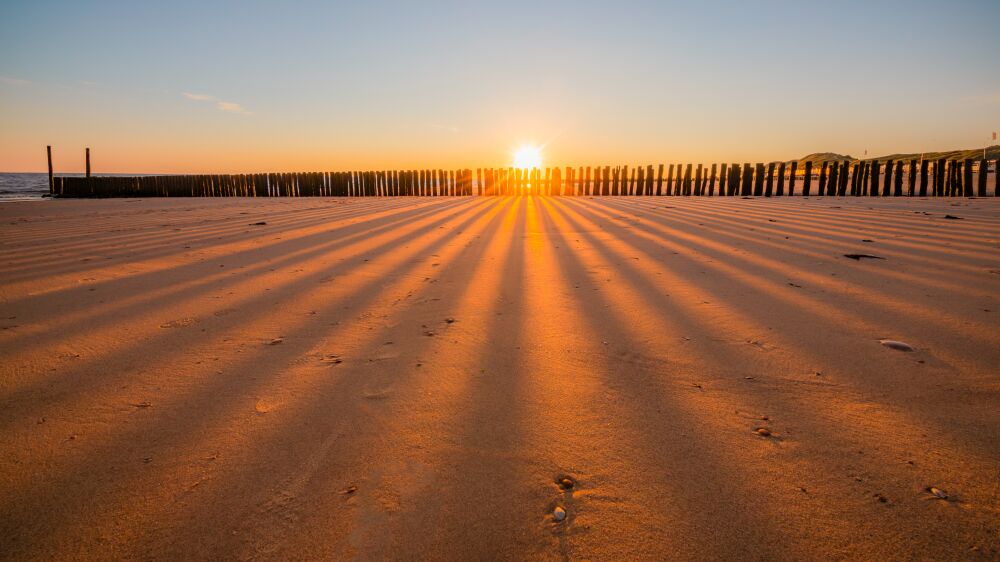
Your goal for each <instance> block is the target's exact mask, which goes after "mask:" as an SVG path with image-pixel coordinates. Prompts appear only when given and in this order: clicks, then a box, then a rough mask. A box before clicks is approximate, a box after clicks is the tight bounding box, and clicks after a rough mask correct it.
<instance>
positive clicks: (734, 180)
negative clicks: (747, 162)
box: [726, 164, 743, 197]
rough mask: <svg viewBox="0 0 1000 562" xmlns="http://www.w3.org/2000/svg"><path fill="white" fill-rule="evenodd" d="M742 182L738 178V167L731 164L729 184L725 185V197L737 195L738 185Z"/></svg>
mask: <svg viewBox="0 0 1000 562" xmlns="http://www.w3.org/2000/svg"><path fill="white" fill-rule="evenodd" d="M742 180H743V178H742V177H740V165H739V164H731V165H730V166H729V183H728V184H726V196H727V197H733V196H735V195H736V194H737V193H739V190H740V184H741V183H742Z"/></svg>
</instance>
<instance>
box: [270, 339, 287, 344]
mask: <svg viewBox="0 0 1000 562" xmlns="http://www.w3.org/2000/svg"><path fill="white" fill-rule="evenodd" d="M283 341H285V340H283V339H281V338H274V339H273V340H271V341H269V342H267V345H278V344H279V343H281V342H283Z"/></svg>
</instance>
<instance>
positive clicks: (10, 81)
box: [0, 76, 31, 86]
mask: <svg viewBox="0 0 1000 562" xmlns="http://www.w3.org/2000/svg"><path fill="white" fill-rule="evenodd" d="M0 83H3V84H7V85H8V86H27V85H28V84H31V80H22V79H20V78H11V77H10V76H0Z"/></svg>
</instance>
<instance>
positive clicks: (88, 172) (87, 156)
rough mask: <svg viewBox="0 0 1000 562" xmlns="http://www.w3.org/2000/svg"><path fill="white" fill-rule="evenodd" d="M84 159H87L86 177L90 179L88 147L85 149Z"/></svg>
mask: <svg viewBox="0 0 1000 562" xmlns="http://www.w3.org/2000/svg"><path fill="white" fill-rule="evenodd" d="M86 158H87V177H88V178H89V177H90V148H89V147H88V148H87V149H86Z"/></svg>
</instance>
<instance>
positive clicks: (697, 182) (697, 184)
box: [694, 164, 702, 196]
mask: <svg viewBox="0 0 1000 562" xmlns="http://www.w3.org/2000/svg"><path fill="white" fill-rule="evenodd" d="M701 169H702V168H701V164H698V167H697V168H695V172H694V194H695V195H697V196H701Z"/></svg>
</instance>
